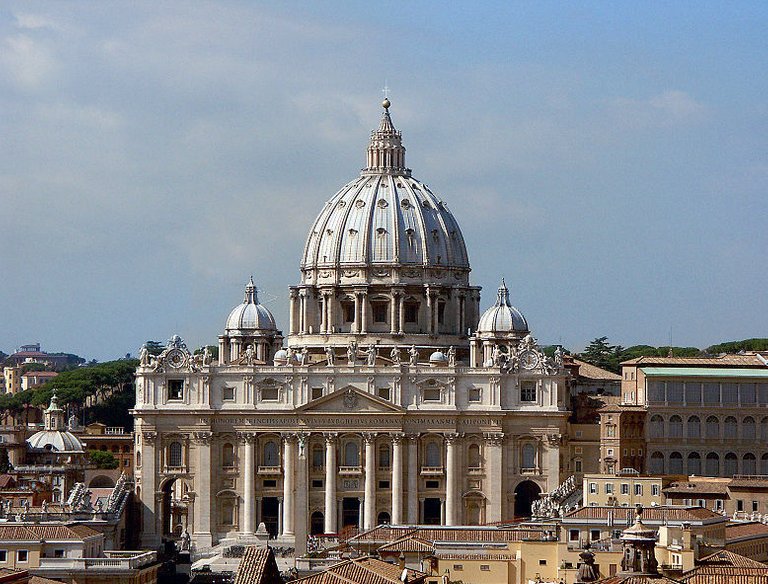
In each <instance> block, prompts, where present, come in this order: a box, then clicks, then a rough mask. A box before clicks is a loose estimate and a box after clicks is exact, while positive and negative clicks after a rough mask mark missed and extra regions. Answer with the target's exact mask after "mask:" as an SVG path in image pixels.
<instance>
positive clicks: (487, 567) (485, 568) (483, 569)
mask: <svg viewBox="0 0 768 584" xmlns="http://www.w3.org/2000/svg"><path fill="white" fill-rule="evenodd" d="M480 571H481V572H490V571H491V566H490V565H489V564H480Z"/></svg>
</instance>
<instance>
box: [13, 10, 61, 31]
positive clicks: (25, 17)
mask: <svg viewBox="0 0 768 584" xmlns="http://www.w3.org/2000/svg"><path fill="white" fill-rule="evenodd" d="M14 16H15V17H16V28H20V29H23V30H39V29H48V30H61V28H62V27H61V26H60V25H59V23H57V22H55V21H54V20H52V19H51V18H49V17H47V16H43V15H42V14H30V13H24V12H20V13H16V14H14Z"/></svg>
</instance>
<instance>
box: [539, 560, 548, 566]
mask: <svg viewBox="0 0 768 584" xmlns="http://www.w3.org/2000/svg"><path fill="white" fill-rule="evenodd" d="M546 565H547V560H539V566H546Z"/></svg>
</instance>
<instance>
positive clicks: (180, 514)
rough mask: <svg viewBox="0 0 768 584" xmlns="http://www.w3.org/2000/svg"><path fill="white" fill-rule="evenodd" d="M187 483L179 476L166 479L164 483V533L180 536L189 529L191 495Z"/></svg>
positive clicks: (161, 514) (162, 512)
mask: <svg viewBox="0 0 768 584" xmlns="http://www.w3.org/2000/svg"><path fill="white" fill-rule="evenodd" d="M188 490H189V487H188V486H187V484H186V483H185V482H184V481H183V480H181V479H177V478H173V479H170V480H168V481H166V483H165V484H164V485H163V488H162V491H163V502H162V509H161V513H160V516H161V517H162V521H163V527H162V535H164V536H166V537H178V536H180V535H181V533H182V531H184V529H187V517H188V514H189V497H188V496H187V491H188Z"/></svg>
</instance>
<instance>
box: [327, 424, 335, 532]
mask: <svg viewBox="0 0 768 584" xmlns="http://www.w3.org/2000/svg"><path fill="white" fill-rule="evenodd" d="M325 533H336V434H333V433H329V434H326V435H325Z"/></svg>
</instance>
